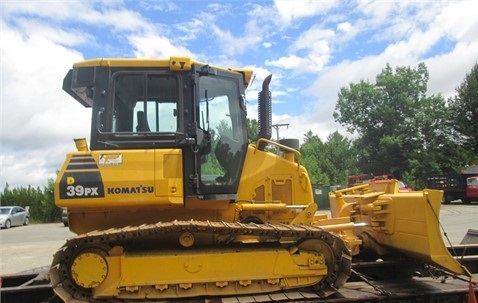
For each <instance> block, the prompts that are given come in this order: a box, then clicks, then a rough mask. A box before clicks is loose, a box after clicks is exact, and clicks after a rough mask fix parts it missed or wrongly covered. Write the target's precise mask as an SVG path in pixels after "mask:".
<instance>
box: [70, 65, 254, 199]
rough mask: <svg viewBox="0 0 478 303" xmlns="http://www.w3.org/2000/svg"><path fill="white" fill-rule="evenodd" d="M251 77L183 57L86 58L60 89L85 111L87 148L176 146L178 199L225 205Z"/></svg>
mask: <svg viewBox="0 0 478 303" xmlns="http://www.w3.org/2000/svg"><path fill="white" fill-rule="evenodd" d="M251 74H252V72H249V71H238V70H226V69H221V68H216V67H211V66H209V65H205V64H202V63H199V62H195V61H192V60H190V59H188V58H171V59H170V60H141V59H94V60H88V61H83V62H80V63H77V64H75V65H74V67H73V69H71V70H70V71H69V72H68V74H67V75H66V77H65V79H64V83H63V89H64V90H65V91H66V92H68V93H69V94H70V95H71V96H73V97H74V98H75V99H76V100H77V101H78V102H80V103H81V104H82V105H84V106H85V107H91V108H92V125H91V135H90V148H91V150H97V151H98V150H100V151H101V150H150V149H180V150H181V154H182V157H183V158H182V163H177V165H178V166H181V167H182V170H183V171H182V176H183V183H184V184H183V188H184V195H185V196H186V197H187V196H190V197H191V196H194V197H196V198H199V199H230V200H233V199H235V197H236V193H237V188H238V184H239V177H240V174H241V168H242V165H243V161H244V157H245V153H246V148H247V131H246V129H247V128H246V109H245V98H244V90H245V86H246V85H247V84H248V81H249V79H250V76H251ZM146 165H152V166H153V165H156V164H155V163H146Z"/></svg>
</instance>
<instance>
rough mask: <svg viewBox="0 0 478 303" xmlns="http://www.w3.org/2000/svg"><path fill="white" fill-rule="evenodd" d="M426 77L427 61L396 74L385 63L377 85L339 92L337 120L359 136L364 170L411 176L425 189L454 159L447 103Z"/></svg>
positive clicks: (362, 84) (363, 84)
mask: <svg viewBox="0 0 478 303" xmlns="http://www.w3.org/2000/svg"><path fill="white" fill-rule="evenodd" d="M428 79H429V74H428V70H427V68H426V66H425V64H424V63H420V64H419V65H418V67H417V68H416V69H412V68H410V67H397V68H396V69H395V71H394V70H393V69H392V68H391V67H390V66H389V65H388V64H387V66H386V67H385V68H384V69H383V70H382V72H381V73H380V74H379V75H377V77H376V80H375V83H373V84H372V83H370V82H368V81H364V80H362V81H360V82H359V83H358V84H354V83H351V84H350V85H349V87H342V88H341V89H340V91H339V95H338V101H337V104H336V107H335V111H334V118H335V120H336V121H337V122H340V123H341V124H342V125H344V126H346V127H347V130H348V131H349V132H351V133H357V135H358V138H357V139H356V141H355V148H356V150H357V153H358V161H359V162H358V163H359V168H360V170H361V171H362V172H366V173H375V174H385V173H392V174H394V175H395V177H396V178H399V179H401V178H403V177H404V176H407V177H408V178H410V179H411V180H407V181H408V182H409V183H412V185H414V186H416V187H421V186H423V185H424V182H425V180H426V177H427V176H429V175H431V174H433V173H432V172H433V171H435V173H436V171H437V170H439V169H440V167H442V164H441V163H440V162H439V161H441V160H442V159H444V158H445V159H452V158H453V157H452V155H454V154H455V152H456V147H454V146H455V145H454V144H453V141H452V137H451V131H450V128H449V126H448V124H447V123H446V122H447V121H448V117H449V112H448V110H447V107H446V103H445V99H444V98H443V97H442V96H441V95H438V96H435V95H432V96H427V95H426V93H427V83H428ZM444 152H445V153H444ZM445 166H446V165H445Z"/></svg>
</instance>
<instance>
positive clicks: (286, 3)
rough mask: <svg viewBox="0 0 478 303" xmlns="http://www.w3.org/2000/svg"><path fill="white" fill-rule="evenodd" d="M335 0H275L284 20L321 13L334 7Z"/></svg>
mask: <svg viewBox="0 0 478 303" xmlns="http://www.w3.org/2000/svg"><path fill="white" fill-rule="evenodd" d="M336 4H337V1H316V0H295V1H290V0H275V1H274V5H275V7H276V8H277V11H278V13H279V16H280V17H281V18H282V20H283V21H284V22H286V23H287V24H289V23H290V22H292V21H294V20H296V19H300V18H304V17H311V16H315V15H322V14H324V13H325V12H327V11H328V10H329V9H330V8H333V7H335V6H336Z"/></svg>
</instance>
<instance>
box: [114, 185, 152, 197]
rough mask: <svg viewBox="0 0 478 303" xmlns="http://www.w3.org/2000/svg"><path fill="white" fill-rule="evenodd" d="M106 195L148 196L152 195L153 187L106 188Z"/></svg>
mask: <svg viewBox="0 0 478 303" xmlns="http://www.w3.org/2000/svg"><path fill="white" fill-rule="evenodd" d="M106 192H107V193H108V194H110V195H113V194H117V195H118V194H148V193H154V186H143V185H140V186H131V187H108V189H107V191H106Z"/></svg>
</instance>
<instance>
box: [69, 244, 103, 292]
mask: <svg viewBox="0 0 478 303" xmlns="http://www.w3.org/2000/svg"><path fill="white" fill-rule="evenodd" d="M105 256H106V253H105V252H104V251H102V250H99V249H89V250H85V251H82V252H81V253H79V254H78V255H77V256H76V257H75V258H74V259H73V262H72V263H71V266H70V270H71V277H72V279H73V281H75V283H76V285H78V286H80V287H83V288H94V287H97V286H98V285H100V284H101V283H102V282H103V281H104V280H105V279H106V276H107V274H108V263H107V262H106V259H105Z"/></svg>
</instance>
